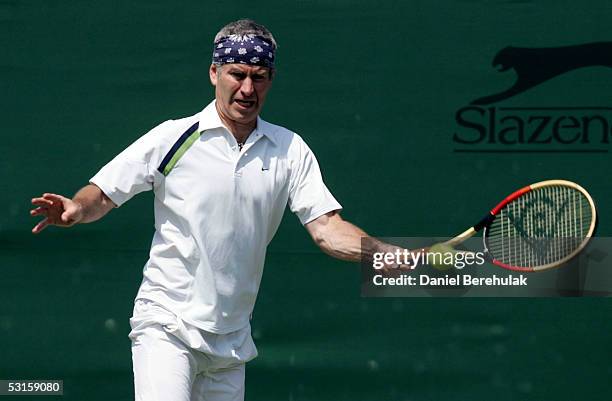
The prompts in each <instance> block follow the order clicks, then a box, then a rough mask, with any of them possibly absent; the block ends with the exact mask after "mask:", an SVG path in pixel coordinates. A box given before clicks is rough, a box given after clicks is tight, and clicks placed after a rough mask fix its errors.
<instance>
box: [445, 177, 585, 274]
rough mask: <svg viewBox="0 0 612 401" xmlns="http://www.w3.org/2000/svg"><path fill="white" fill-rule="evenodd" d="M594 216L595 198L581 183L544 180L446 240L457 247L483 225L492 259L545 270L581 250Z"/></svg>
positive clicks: (515, 267) (500, 263)
mask: <svg viewBox="0 0 612 401" xmlns="http://www.w3.org/2000/svg"><path fill="white" fill-rule="evenodd" d="M596 220H597V213H596V210H595V203H594V202H593V198H591V195H589V193H588V192H587V191H586V190H585V189H584V188H582V187H581V186H580V185H578V184H575V183H573V182H570V181H565V180H549V181H542V182H538V183H535V184H532V185H529V186H526V187H524V188H521V189H519V190H518V191H516V192H514V193H512V194H511V195H509V196H508V197H506V199H504V200H503V201H501V202H500V203H499V204H498V205H497V206H495V207H494V208H493V209H492V210H491V211H490V212H489V213H488V214H487V215H486V216H485V217H484V218H483V219H482V220H480V221H479V222H478V224H476V225H475V226H473V227H471V228H469V229H468V230H466V231H464V232H463V233H461V234H459V235H457V236H456V237H455V238H453V239H451V240H449V241H446V242H444V243H443V244H445V245H449V246H451V247H455V246H457V245H459V244H461V243H462V242H464V241H465V240H467V239H468V238H470V237H472V236H474V235H475V234H476V233H477V232H479V231H482V232H483V236H482V237H483V245H484V251H485V255H486V257H487V258H488V259H489V260H490V261H491V262H492V263H493V264H495V265H497V266H500V267H503V268H504V269H509V270H514V271H525V272H531V271H542V270H547V269H552V268H554V267H558V266H560V265H562V264H564V263H565V262H567V261H569V260H570V259H572V258H573V257H574V256H576V255H577V254H578V253H579V252H580V251H582V249H584V247H585V246H586V244H587V243H588V242H589V239H590V238H591V236H592V235H593V232H594V231H595V223H596ZM460 252H461V251H460ZM462 253H473V252H462Z"/></svg>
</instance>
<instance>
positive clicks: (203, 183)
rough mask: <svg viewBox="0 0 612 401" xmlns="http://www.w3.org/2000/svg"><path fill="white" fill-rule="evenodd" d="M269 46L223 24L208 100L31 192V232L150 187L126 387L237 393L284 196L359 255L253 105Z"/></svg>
mask: <svg viewBox="0 0 612 401" xmlns="http://www.w3.org/2000/svg"><path fill="white" fill-rule="evenodd" d="M275 51H276V41H275V39H274V37H273V36H272V34H271V33H270V32H269V31H268V29H266V28H265V27H264V26H262V25H259V24H257V23H255V22H254V21H252V20H239V21H235V22H231V23H230V24H228V25H226V26H225V27H223V28H222V29H221V30H220V31H219V33H218V34H217V35H216V37H215V39H214V48H213V51H212V64H211V66H210V69H209V76H210V81H211V83H212V85H213V86H214V87H215V99H214V100H213V101H212V102H211V103H210V104H208V105H207V106H206V107H205V108H204V109H203V110H202V111H201V112H199V113H197V114H195V115H193V116H190V117H185V118H180V119H177V120H169V121H166V122H164V123H162V124H160V125H158V126H157V127H155V128H153V129H152V130H151V131H149V132H148V133H146V134H145V135H144V136H142V137H141V138H140V139H138V140H136V141H135V142H134V143H133V144H132V145H130V146H129V147H128V148H127V149H125V150H124V151H123V152H121V153H120V154H119V155H118V156H116V157H115V158H114V159H113V160H111V161H110V162H109V163H108V164H106V165H105V166H104V167H103V168H102V169H101V170H100V171H99V172H98V173H97V174H96V175H95V176H94V177H92V178H91V180H90V184H89V185H87V186H85V187H84V188H82V189H81V190H80V191H78V192H77V194H76V195H74V197H73V198H72V199H70V198H67V197H64V196H61V195H57V194H51V193H45V194H43V195H42V196H41V197H38V198H34V199H32V203H33V204H34V205H35V206H36V207H35V208H34V209H33V210H32V211H31V212H30V213H31V215H33V216H44V219H43V220H42V221H40V222H39V223H38V224H37V225H36V226H35V227H34V228H33V230H32V232H33V233H39V232H41V231H42V230H43V229H45V227H47V226H49V225H55V226H61V227H70V226H73V225H75V224H77V223H89V222H92V221H95V220H98V219H100V218H101V217H103V216H104V215H105V214H107V213H108V212H109V211H110V210H111V209H113V208H115V207H120V206H121V205H122V204H124V203H125V202H126V201H128V200H129V199H130V198H132V197H133V196H134V195H136V194H138V193H140V192H143V191H147V190H153V191H154V193H155V234H154V236H153V240H152V243H151V250H150V255H149V259H148V261H147V262H146V264H145V267H144V273H143V276H144V277H143V280H142V284H141V286H140V289H139V291H138V294H137V296H136V300H135V306H134V313H133V317H132V318H131V319H130V324H131V328H132V331H131V332H130V335H129V336H130V339H131V341H132V359H133V366H134V383H135V394H136V399H137V400H146V401H169V400H173V401H174V400H175V401H179V400H180V401H189V400H209V401H226V400H227V401H229V400H243V399H244V372H245V363H246V362H248V361H250V360H251V359H253V358H255V356H256V355H257V350H256V348H255V345H254V344H253V340H252V339H251V332H250V331H251V329H250V324H249V318H250V315H251V312H252V311H253V306H254V304H255V298H256V296H257V292H258V289H259V284H260V280H261V277H262V271H263V266H264V258H265V254H266V247H267V245H268V244H269V242H270V241H271V240H272V237H273V236H274V233H275V232H276V230H277V228H278V226H279V223H280V221H281V218H282V215H283V211H284V209H285V207H286V205H287V204H288V205H289V207H290V209H291V211H292V212H293V213H295V214H296V215H297V217H298V218H299V219H300V221H301V223H302V224H303V225H304V226H305V227H306V229H307V230H308V232H309V233H310V235H311V236H312V238H313V239H314V241H315V242H316V243H317V245H319V246H320V247H321V249H322V250H323V251H324V252H326V253H328V254H329V255H331V256H334V257H337V258H340V259H343V260H350V261H358V260H359V259H360V256H361V237H365V236H366V235H367V234H366V233H365V232H364V231H363V230H361V229H359V228H358V227H356V226H354V225H352V224H350V223H348V222H346V221H344V220H343V219H342V218H341V217H340V214H339V211H340V209H341V205H340V204H339V203H338V202H337V201H336V199H334V197H333V196H332V194H331V193H330V191H329V190H328V189H327V187H326V186H325V184H324V182H323V179H322V177H321V172H320V170H319V165H318V163H317V160H316V158H315V156H314V154H313V153H312V151H311V150H310V149H309V148H308V146H307V145H306V143H305V142H304V140H303V139H302V138H301V137H300V136H298V135H297V134H295V133H294V132H291V131H290V130H288V129H285V128H283V127H280V126H278V125H274V124H271V123H269V122H266V121H264V120H262V119H261V118H260V117H259V114H260V112H261V109H262V107H263V105H264V102H265V100H266V97H267V95H268V91H269V90H270V87H271V85H272V82H273V78H274V59H275ZM381 246H384V245H382V244H381Z"/></svg>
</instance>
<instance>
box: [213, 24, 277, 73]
mask: <svg viewBox="0 0 612 401" xmlns="http://www.w3.org/2000/svg"><path fill="white" fill-rule="evenodd" d="M249 34H252V35H255V36H261V37H262V38H264V39H267V40H269V41H270V43H272V51H274V50H276V48H277V47H278V45H277V44H276V40H275V39H274V36H272V32H270V31H269V30H268V28H266V27H265V26H263V25H260V24H258V23H257V22H255V21H253V20H252V19H239V20H238V21H232V22H230V23H229V24H227V25H225V26H224V27H223V28H221V30H220V31H219V32H217V34H216V35H215V43H216V42H217V41H218V40H219V39H221V38H225V37H227V36H230V35H241V36H242V35H249ZM221 67H222V65H221V64H217V76H219V75H220V74H221ZM274 72H275V71H274V69H273V68H270V75H269V76H268V78H269V79H272V77H273V76H274Z"/></svg>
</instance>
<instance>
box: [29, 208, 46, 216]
mask: <svg viewBox="0 0 612 401" xmlns="http://www.w3.org/2000/svg"><path fill="white" fill-rule="evenodd" d="M47 210H48V209H47V208H46V207H37V208H36V209H32V210H30V216H40V215H41V214H43V215H46V214H47Z"/></svg>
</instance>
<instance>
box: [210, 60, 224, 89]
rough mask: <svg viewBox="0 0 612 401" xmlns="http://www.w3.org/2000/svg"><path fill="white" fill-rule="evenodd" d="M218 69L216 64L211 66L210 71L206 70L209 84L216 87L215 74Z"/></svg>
mask: <svg viewBox="0 0 612 401" xmlns="http://www.w3.org/2000/svg"><path fill="white" fill-rule="evenodd" d="M218 68H221V67H219V66H218V65H217V64H211V65H210V69H209V70H208V76H209V78H210V83H211V84H212V85H213V86H217V72H218Z"/></svg>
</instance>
